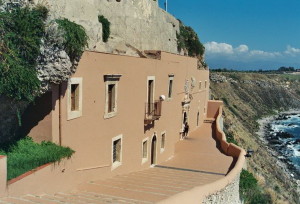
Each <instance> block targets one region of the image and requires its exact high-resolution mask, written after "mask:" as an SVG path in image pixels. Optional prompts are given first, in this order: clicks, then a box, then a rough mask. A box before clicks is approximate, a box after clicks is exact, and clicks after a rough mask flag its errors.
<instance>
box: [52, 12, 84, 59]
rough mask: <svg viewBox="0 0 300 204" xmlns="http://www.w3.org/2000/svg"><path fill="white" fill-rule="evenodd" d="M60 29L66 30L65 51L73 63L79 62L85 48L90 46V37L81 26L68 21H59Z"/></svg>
mask: <svg viewBox="0 0 300 204" xmlns="http://www.w3.org/2000/svg"><path fill="white" fill-rule="evenodd" d="M56 22H57V23H58V25H59V27H60V28H61V29H63V30H64V32H65V35H64V38H65V43H64V46H65V50H66V52H67V54H68V55H69V57H70V59H71V61H72V63H74V62H75V61H79V58H80V57H81V55H82V53H83V51H84V48H85V47H86V46H88V36H87V34H86V32H85V30H84V28H83V27H82V26H81V25H78V24H76V23H74V22H71V21H69V20H68V19H66V18H64V19H57V20H56Z"/></svg>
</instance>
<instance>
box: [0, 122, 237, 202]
mask: <svg viewBox="0 0 300 204" xmlns="http://www.w3.org/2000/svg"><path fill="white" fill-rule="evenodd" d="M232 163H233V158H232V157H228V156H225V155H224V154H222V153H221V152H220V151H219V150H218V148H217V147H216V141H215V140H214V139H213V135H212V124H211V123H204V124H203V125H202V127H200V128H198V129H197V130H196V131H194V132H191V133H190V135H189V137H188V138H186V139H185V140H183V141H180V142H179V143H178V144H177V146H176V152H175V155H174V157H173V158H172V159H170V160H168V161H166V162H163V163H161V164H159V165H157V166H155V167H153V168H149V169H147V170H143V171H137V172H133V173H129V174H126V175H120V176H116V177H114V178H110V179H105V180H98V181H93V182H89V183H86V184H83V185H81V186H79V191H77V192H74V193H57V194H55V195H41V196H33V195H26V196H23V197H20V198H13V197H10V198H3V199H2V200H0V203H16V204H19V203H48V204H52V203H53V204H54V203H82V204H83V203H156V202H158V201H161V200H164V199H166V198H168V197H170V196H172V195H175V194H177V193H180V192H183V191H186V190H189V189H192V188H194V187H196V186H201V185H204V184H207V183H212V182H214V181H216V180H218V179H220V178H223V177H224V176H225V175H226V174H227V173H228V171H229V169H230V167H231V165H232Z"/></svg>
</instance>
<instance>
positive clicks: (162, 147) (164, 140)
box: [160, 133, 166, 149]
mask: <svg viewBox="0 0 300 204" xmlns="http://www.w3.org/2000/svg"><path fill="white" fill-rule="evenodd" d="M165 142H166V133H163V134H162V135H161V145H160V148H161V149H165Z"/></svg>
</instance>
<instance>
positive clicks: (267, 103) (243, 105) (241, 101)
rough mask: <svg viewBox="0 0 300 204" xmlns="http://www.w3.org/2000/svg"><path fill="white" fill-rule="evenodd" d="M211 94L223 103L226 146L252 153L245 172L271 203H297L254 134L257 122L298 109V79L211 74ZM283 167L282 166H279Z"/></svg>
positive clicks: (293, 188) (286, 177)
mask: <svg viewBox="0 0 300 204" xmlns="http://www.w3.org/2000/svg"><path fill="white" fill-rule="evenodd" d="M210 79H211V87H210V88H211V94H212V97H213V98H214V99H219V100H222V101H223V102H224V113H223V114H224V131H225V133H226V135H227V140H228V141H229V142H237V144H238V145H240V146H241V147H243V148H244V149H246V150H249V149H252V150H254V154H253V156H252V157H251V158H248V159H247V165H248V166H247V167H248V169H249V170H250V171H251V172H252V173H254V174H255V176H256V178H257V179H258V181H259V184H260V185H261V186H262V187H263V188H264V190H265V191H266V192H267V193H268V194H269V195H270V197H271V198H272V200H273V201H274V203H286V202H287V203H299V189H298V192H297V188H299V186H297V184H296V183H295V181H294V180H293V178H291V173H290V172H289V171H288V170H287V168H288V167H287V166H285V164H282V162H281V165H279V163H280V161H279V160H278V159H277V157H276V156H274V150H272V149H271V148H270V147H268V146H267V145H266V144H264V143H263V142H262V139H261V138H259V136H258V134H257V133H256V132H257V131H258V130H259V125H260V124H259V123H258V122H257V120H258V119H260V118H263V117H266V116H270V115H274V114H277V113H279V112H283V111H286V110H292V109H298V110H299V109H300V75H292V74H259V73H245V72H211V75H210ZM282 165H283V166H282Z"/></svg>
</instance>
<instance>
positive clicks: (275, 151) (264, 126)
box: [257, 110, 300, 192]
mask: <svg viewBox="0 0 300 204" xmlns="http://www.w3.org/2000/svg"><path fill="white" fill-rule="evenodd" d="M298 114H300V110H290V111H286V112H281V113H278V114H277V115H273V116H269V117H266V118H263V119H260V120H258V121H257V122H258V123H259V124H260V129H259V131H258V132H257V134H258V135H259V138H260V140H261V141H262V143H263V144H265V146H266V147H267V149H268V151H269V152H270V154H271V155H272V156H273V157H274V158H276V159H277V165H279V166H280V167H282V169H283V172H284V173H285V174H286V175H285V176H286V177H287V178H289V179H290V180H291V181H293V182H295V183H296V184H297V189H298V190H297V191H298V192H299V191H300V171H299V170H298V169H297V168H296V167H295V165H294V164H293V163H292V161H291V159H290V157H291V153H290V152H289V151H287V145H291V144H300V139H296V140H295V141H293V142H291V141H286V142H283V140H285V139H289V138H293V135H291V134H290V133H287V132H284V131H274V130H273V129H272V127H271V124H272V123H273V122H274V121H283V120H287V119H289V117H290V116H292V115H298ZM290 125H293V124H289V125H288V126H290Z"/></svg>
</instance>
